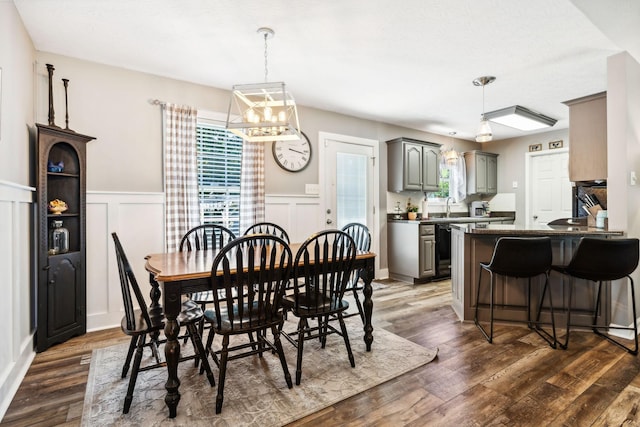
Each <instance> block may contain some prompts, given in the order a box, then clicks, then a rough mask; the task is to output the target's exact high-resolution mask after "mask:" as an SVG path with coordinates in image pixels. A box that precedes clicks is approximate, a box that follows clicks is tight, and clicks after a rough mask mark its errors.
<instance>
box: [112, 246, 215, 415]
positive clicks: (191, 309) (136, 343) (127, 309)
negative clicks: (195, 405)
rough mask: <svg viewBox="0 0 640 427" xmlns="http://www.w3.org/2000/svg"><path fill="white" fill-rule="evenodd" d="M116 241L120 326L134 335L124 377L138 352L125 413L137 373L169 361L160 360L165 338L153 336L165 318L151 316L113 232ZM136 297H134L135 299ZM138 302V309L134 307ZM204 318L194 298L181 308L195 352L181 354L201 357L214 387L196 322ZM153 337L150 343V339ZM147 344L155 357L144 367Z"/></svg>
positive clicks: (180, 323)
mask: <svg viewBox="0 0 640 427" xmlns="http://www.w3.org/2000/svg"><path fill="white" fill-rule="evenodd" d="M111 236H112V237H113V242H114V244H115V248H116V260H117V262H118V272H119V274H120V288H121V291H122V301H123V303H124V313H125V315H124V317H123V318H122V322H121V324H120V327H121V329H122V332H124V333H125V334H127V335H129V336H130V337H131V342H130V344H129V350H128V352H127V356H126V359H125V363H124V366H123V368H122V378H125V377H126V376H127V373H128V372H129V367H130V365H131V358H132V357H133V353H134V351H135V353H136V354H135V359H134V360H133V366H131V377H130V379H129V386H128V388H127V394H126V397H125V400H124V408H123V410H122V412H123V413H124V414H126V413H128V412H129V409H130V407H131V402H132V400H133V391H134V389H135V386H136V381H137V378H138V373H139V372H143V371H147V370H149V369H154V368H159V367H165V366H166V363H165V362H161V361H160V353H159V349H158V345H159V344H162V343H164V342H165V341H166V340H157V339H154V338H153V337H154V336H157V335H158V333H159V332H161V331H162V330H164V326H165V325H164V318H159V319H156V318H152V317H150V316H149V312H148V310H147V304H146V301H145V299H144V297H143V296H142V291H141V290H140V286H139V285H138V281H137V280H136V277H135V275H134V273H133V270H132V268H131V265H130V264H129V260H128V259H127V256H126V255H125V253H124V250H123V249H122V245H121V244H120V239H119V238H118V235H117V234H116V233H111ZM134 298H135V300H134ZM134 303H135V304H137V305H138V308H135V305H134ZM202 318H203V313H202V310H201V309H200V307H199V306H198V305H197V304H196V303H194V302H193V301H190V300H187V301H185V302H183V303H182V311H181V312H180V315H179V316H178V319H177V320H178V324H179V325H184V326H186V327H187V330H188V331H189V333H188V335H189V337H190V338H191V342H192V343H193V347H194V350H195V354H194V355H192V356H186V357H181V358H180V360H179V361H180V362H183V361H185V360H190V359H198V360H200V361H201V362H202V366H201V369H200V373H202V372H204V371H206V372H207V378H208V379H209V383H210V384H211V386H212V387H213V386H214V385H215V380H214V377H213V373H212V372H211V367H210V366H209V362H208V360H207V356H206V352H205V349H204V347H203V345H202V339H201V337H200V335H199V333H198V328H197V326H196V325H197V324H198V323H199V322H200V320H201V319H202ZM148 337H149V338H151V339H150V341H149V342H147V338H148ZM145 347H150V348H151V351H152V355H153V356H154V358H155V363H151V364H148V365H145V366H140V365H141V362H142V355H143V351H144V348H145Z"/></svg>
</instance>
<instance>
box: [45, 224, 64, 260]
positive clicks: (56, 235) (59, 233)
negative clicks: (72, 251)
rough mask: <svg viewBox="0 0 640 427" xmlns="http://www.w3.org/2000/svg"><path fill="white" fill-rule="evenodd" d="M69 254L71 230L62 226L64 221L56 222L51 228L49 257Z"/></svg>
mask: <svg viewBox="0 0 640 427" xmlns="http://www.w3.org/2000/svg"><path fill="white" fill-rule="evenodd" d="M67 252H69V230H67V229H66V228H65V227H63V226H62V221H60V220H55V221H53V222H52V226H51V237H50V238H49V255H57V254H64V253H67Z"/></svg>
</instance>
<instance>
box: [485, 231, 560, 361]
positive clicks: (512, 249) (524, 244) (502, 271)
mask: <svg viewBox="0 0 640 427" xmlns="http://www.w3.org/2000/svg"><path fill="white" fill-rule="evenodd" d="M551 258H552V253H551V239H550V238H549V237H501V238H499V239H498V241H497V242H496V245H495V247H494V249H493V256H492V257H491V262H489V263H482V262H481V263H480V267H481V268H480V273H479V274H478V288H477V293H476V310H475V317H474V323H475V324H476V326H477V327H478V329H480V331H481V332H482V334H483V335H484V337H485V338H486V339H487V341H489V342H493V321H494V313H493V312H494V307H495V306H496V304H495V296H494V288H495V287H496V281H495V275H501V276H507V277H515V278H526V279H528V281H527V305H526V309H527V325H528V326H529V328H531V329H533V330H534V331H536V333H537V334H538V335H540V336H541V337H542V338H543V339H544V340H545V341H546V342H547V343H548V344H549V345H550V346H551V347H552V348H556V327H555V320H554V316H553V301H552V297H551V292H549V307H550V309H551V327H552V330H553V331H552V334H550V333H549V332H547V331H545V330H544V329H542V327H541V326H540V325H541V323H542V322H540V321H539V317H540V311H541V308H542V303H543V301H544V296H545V293H546V289H547V285H548V283H549V270H550V269H551ZM483 270H486V271H488V272H489V274H490V275H491V282H490V285H489V286H490V289H489V298H490V302H489V307H490V312H491V314H490V320H489V325H490V326H489V333H487V331H486V330H485V329H484V328H483V327H482V325H481V324H480V322H479V320H478V307H479V306H480V285H481V284H482V271H483ZM543 274H544V276H545V285H544V288H543V292H542V296H541V297H540V306H539V308H538V310H537V313H538V316H537V317H536V320H532V319H531V279H532V278H533V277H536V276H540V275H543ZM499 306H506V304H500V305H499Z"/></svg>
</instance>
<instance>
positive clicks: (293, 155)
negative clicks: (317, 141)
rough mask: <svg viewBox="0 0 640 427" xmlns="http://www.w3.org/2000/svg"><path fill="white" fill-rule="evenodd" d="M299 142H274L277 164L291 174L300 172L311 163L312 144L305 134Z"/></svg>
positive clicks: (274, 155)
mask: <svg viewBox="0 0 640 427" xmlns="http://www.w3.org/2000/svg"><path fill="white" fill-rule="evenodd" d="M300 134H301V135H302V138H301V139H299V140H297V141H273V145H272V146H271V148H272V151H273V158H274V160H275V161H276V164H277V165H278V166H280V167H281V168H282V169H284V170H286V171H289V172H300V171H301V170H303V169H304V168H306V167H307V166H308V165H309V163H310V162H311V143H310V142H309V138H307V135H305V134H304V132H300Z"/></svg>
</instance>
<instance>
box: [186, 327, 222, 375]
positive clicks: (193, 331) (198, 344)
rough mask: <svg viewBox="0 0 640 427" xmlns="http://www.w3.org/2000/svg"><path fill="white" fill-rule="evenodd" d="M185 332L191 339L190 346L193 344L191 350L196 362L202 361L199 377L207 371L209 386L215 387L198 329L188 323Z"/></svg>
mask: <svg viewBox="0 0 640 427" xmlns="http://www.w3.org/2000/svg"><path fill="white" fill-rule="evenodd" d="M187 330H188V331H189V336H190V337H191V344H193V348H194V349H195V352H196V356H197V357H196V360H200V361H202V365H201V366H200V375H202V373H203V372H204V371H207V378H208V379H209V384H211V387H213V386H214V385H216V380H215V379H214V378H213V373H212V372H211V366H210V365H209V361H208V360H207V352H206V351H205V349H204V346H203V345H202V338H201V337H200V334H198V327H197V326H196V325H195V324H193V323H189V324H188V325H187Z"/></svg>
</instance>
